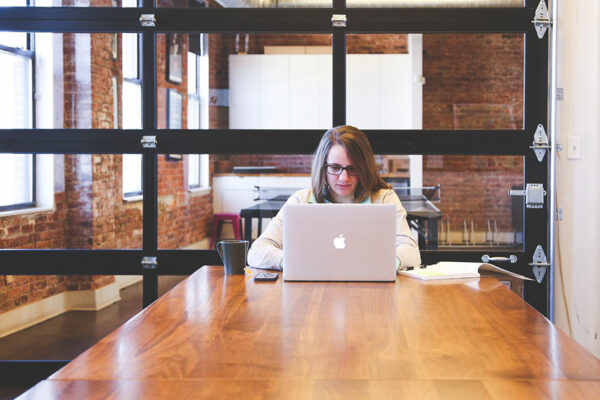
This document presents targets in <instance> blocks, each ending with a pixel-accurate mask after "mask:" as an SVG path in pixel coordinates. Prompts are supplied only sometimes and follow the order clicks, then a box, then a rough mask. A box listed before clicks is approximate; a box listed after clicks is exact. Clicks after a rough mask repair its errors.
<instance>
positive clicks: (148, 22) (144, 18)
mask: <svg viewBox="0 0 600 400" xmlns="http://www.w3.org/2000/svg"><path fill="white" fill-rule="evenodd" d="M140 24H142V26H156V16H155V15H154V14H142V15H141V16H140Z"/></svg>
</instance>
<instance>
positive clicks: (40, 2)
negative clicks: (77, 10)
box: [0, 0, 138, 7]
mask: <svg viewBox="0 0 600 400" xmlns="http://www.w3.org/2000/svg"><path fill="white" fill-rule="evenodd" d="M136 4H137V0H2V5H1V6H0V7H25V6H27V7H138V6H137V5H136Z"/></svg>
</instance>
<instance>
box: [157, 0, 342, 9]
mask: <svg viewBox="0 0 600 400" xmlns="http://www.w3.org/2000/svg"><path fill="white" fill-rule="evenodd" d="M156 6H157V7H165V8H166V7H169V8H188V7H195V8H198V7H200V8H204V7H216V8H328V7H329V8H330V7H331V6H332V0H300V1H297V0H283V1H282V0H156Z"/></svg>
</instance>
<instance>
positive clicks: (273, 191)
mask: <svg viewBox="0 0 600 400" xmlns="http://www.w3.org/2000/svg"><path fill="white" fill-rule="evenodd" d="M172 156H173V155H161V156H159V161H158V181H159V185H158V235H159V236H158V246H159V248H161V249H211V248H213V249H214V245H213V246H211V238H212V232H213V231H212V229H213V223H214V221H217V218H215V215H218V214H222V213H228V214H238V215H239V214H240V212H241V211H242V210H243V209H246V208H249V207H252V206H254V205H256V204H259V203H261V202H263V201H265V200H269V199H271V200H272V199H274V198H275V199H276V201H278V200H277V198H280V197H281V196H283V197H285V198H287V197H286V196H289V195H290V194H291V193H293V192H294V191H296V190H298V189H303V188H307V187H310V164H311V160H312V156H310V155H289V154H285V155H283V154H282V155H255V154H253V155H240V154H231V155H223V154H220V155H214V154H210V155H207V156H204V155H203V156H200V162H201V164H202V158H203V157H206V164H202V165H203V166H206V167H208V168H209V171H206V170H203V169H202V168H201V169H200V172H199V173H200V174H203V173H205V172H206V173H207V175H208V172H210V176H209V179H210V187H209V188H204V189H202V188H200V189H198V190H190V189H189V188H188V185H187V184H188V183H189V181H190V180H193V179H195V177H194V176H193V175H192V174H191V173H190V172H189V169H188V168H189V163H190V158H192V162H193V158H194V157H195V156H190V155H187V154H184V155H182V156H181V157H182V158H181V159H179V160H178V159H177V158H174V157H172ZM256 186H259V187H260V188H261V191H260V192H258V191H257V189H256ZM278 204H279V203H278ZM281 204H283V203H281ZM250 212H251V211H250ZM269 221H270V218H266V217H265V218H263V219H262V221H261V225H260V226H261V228H265V227H266V226H267V224H268V223H269ZM250 222H251V223H250ZM234 223H236V224H237V223H239V220H238V221H237V222H236V221H233V222H232V221H231V220H228V221H227V222H224V223H223V224H222V229H221V233H220V235H218V236H219V238H234V237H235V232H234V228H233V224H234ZM258 225H259V223H258V220H257V219H256V218H252V217H249V219H248V220H245V221H244V222H242V227H241V228H240V236H241V237H244V236H245V234H244V229H245V227H246V226H250V227H251V230H252V232H253V237H254V238H256V236H257V230H258Z"/></svg>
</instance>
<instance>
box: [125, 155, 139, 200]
mask: <svg viewBox="0 0 600 400" xmlns="http://www.w3.org/2000/svg"><path fill="white" fill-rule="evenodd" d="M141 194H142V155H141V154H123V197H124V198H127V197H131V196H138V195H141Z"/></svg>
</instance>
